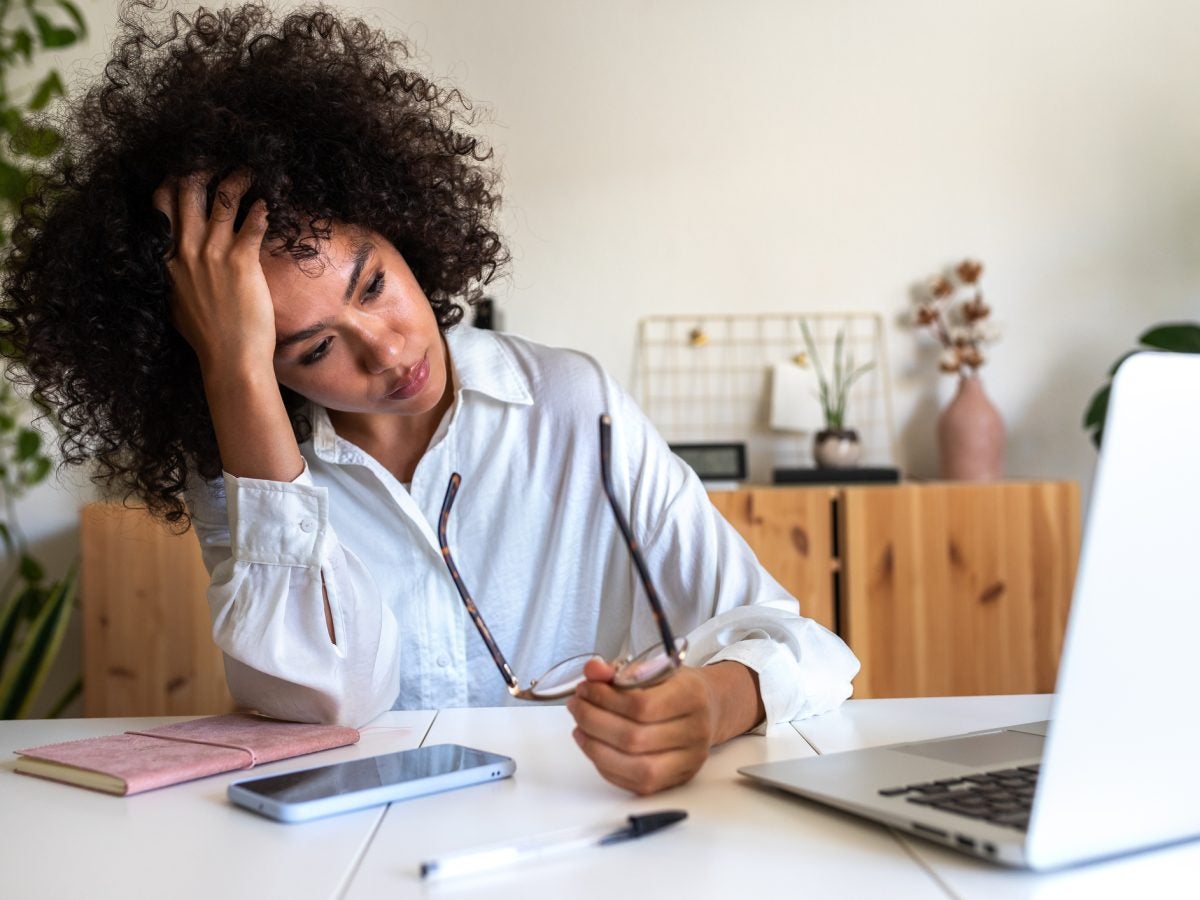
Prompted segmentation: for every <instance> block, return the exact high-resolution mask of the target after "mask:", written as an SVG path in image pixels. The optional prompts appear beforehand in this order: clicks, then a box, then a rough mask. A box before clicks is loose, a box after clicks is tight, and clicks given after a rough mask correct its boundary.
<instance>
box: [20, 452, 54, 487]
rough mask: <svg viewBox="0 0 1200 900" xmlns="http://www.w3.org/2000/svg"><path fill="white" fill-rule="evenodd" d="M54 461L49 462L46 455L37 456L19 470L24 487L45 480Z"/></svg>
mask: <svg viewBox="0 0 1200 900" xmlns="http://www.w3.org/2000/svg"><path fill="white" fill-rule="evenodd" d="M53 465H54V463H52V462H50V460H49V458H48V457H45V456H39V457H37V458H36V459H34V460H33V464H32V465H31V466H29V467H28V468H26V469H24V470H22V472H21V484H23V485H24V486H25V487H33V486H34V485H35V484H41V483H42V482H43V481H45V480H46V476H47V475H49V474H50V469H51V467H52V466H53Z"/></svg>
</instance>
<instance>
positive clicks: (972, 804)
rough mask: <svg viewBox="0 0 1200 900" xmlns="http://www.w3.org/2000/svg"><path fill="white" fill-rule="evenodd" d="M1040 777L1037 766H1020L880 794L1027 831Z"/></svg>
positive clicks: (908, 786)
mask: <svg viewBox="0 0 1200 900" xmlns="http://www.w3.org/2000/svg"><path fill="white" fill-rule="evenodd" d="M1037 776H1038V767H1037V766H1036V765H1034V766H1019V767H1017V768H1015V769H999V770H997V771H995V772H981V773H979V774H978V775H964V776H963V777H962V778H943V779H940V780H938V781H929V782H925V783H923V784H910V785H907V786H905V787H891V788H884V789H883V790H881V791H880V792H879V793H880V794H881V795H883V796H884V797H903V798H904V799H905V800H907V801H908V802H909V803H916V804H918V805H920V806H929V807H932V808H933V809H940V810H942V811H943V812H949V813H955V814H957V815H960V816H969V817H970V818H972V819H983V820H985V821H988V822H992V823H994V824H996V825H1006V826H1008V827H1010V828H1016V829H1018V830H1020V831H1025V830H1026V829H1027V828H1028V827H1029V811H1030V809H1032V808H1033V792H1034V790H1035V789H1036V788H1037Z"/></svg>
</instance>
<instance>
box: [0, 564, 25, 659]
mask: <svg viewBox="0 0 1200 900" xmlns="http://www.w3.org/2000/svg"><path fill="white" fill-rule="evenodd" d="M24 591H25V586H24V585H23V584H20V583H18V584H17V585H16V586H15V587H14V588H13V590H12V592H11V593H10V594H9V596H8V597H7V599H5V601H4V605H3V606H0V678H3V675H4V671H5V669H6V661H7V659H8V651H9V648H10V647H12V646H13V644H14V642H15V640H16V637H17V626H19V625H20V624H21V616H20V615H19V613H20V609H21V605H22V604H21V599H22V597H23V596H24Z"/></svg>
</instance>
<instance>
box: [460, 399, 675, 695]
mask: <svg viewBox="0 0 1200 900" xmlns="http://www.w3.org/2000/svg"><path fill="white" fill-rule="evenodd" d="M600 477H601V481H602V482H603V485H604V494H605V496H606V497H608V504H609V506H610V507H612V511H613V515H614V516H615V517H616V520H617V527H618V528H619V529H620V531H621V535H622V536H623V537H624V539H625V543H626V544H627V545H628V547H629V553H630V555H631V556H632V557H633V565H634V568H635V569H637V573H638V578H639V579H640V580H641V583H642V588H643V589H644V590H645V592H646V599H647V600H648V601H649V603H650V610H651V612H652V613H653V615H654V622H655V624H656V625H657V626H658V633H659V637H660V638H661V645H660V644H655V645H654V646H652V647H650V648H649V649H648V650H645V651H643V652H641V653H639V654H637V655H636V656H628V657H626V658H624V659H619V660H612V661H609V662H610V664H611V665H612V666H613V667H614V668H615V669H616V674H615V675H614V676H613V681H612V684H613V685H614V686H615V687H617V688H621V689H629V688H637V687H648V686H649V685H652V684H656V683H657V682H659V681H662V680H663V679H665V678H667V677H669V676H670V675H671V674H672V673H674V672H675V671H676V670H677V669H678V668H679V667H680V666H682V665H683V660H684V656H685V655H686V654H687V640H686V639H684V638H680V639H678V640H676V639H675V637H674V636H673V635H672V634H671V626H670V625H669V624H668V623H667V617H666V614H665V613H664V612H663V608H662V603H661V601H660V600H659V598H658V591H657V590H655V587H654V582H653V581H652V580H651V578H650V570H649V569H648V568H647V567H646V560H645V558H644V557H643V556H642V551H641V548H640V547H639V546H638V542H637V540H636V539H635V538H634V536H633V531H632V529H631V528H630V527H629V522H628V520H627V519H626V518H625V514H624V513H623V512H621V507H620V504H619V503H618V502H617V496H616V492H615V491H614V490H613V481H612V420H611V419H610V418H609V416H608V415H607V414H604V415H601V416H600ZM461 484H462V476H461V475H459V474H458V473H457V472H455V473H454V474H453V475H451V476H450V484H449V485H448V486H447V487H446V498H445V500H443V501H442V512H441V515H440V516H439V517H438V542H439V543H440V545H441V549H442V559H443V560H444V561H445V563H446V568H447V569H449V570H450V577H451V578H452V579H454V586H455V587H456V588H458V595H459V596H460V597H461V598H462V602H463V606H465V607H466V610H467V615H469V616H470V617H471V621H472V622H474V623H475V628H476V629H477V630H478V631H479V636H480V637H481V638H482V639H483V642H484V644H486V645H487V648H488V652H490V653H491V654H492V659H493V660H494V661H495V663H496V668H497V669H499V670H500V675H501V676H502V677H503V678H504V683H505V684H507V685H508V692H509V693H510V694H511V695H512V696H513V697H516V698H517V699H519V700H561V699H562V698H564V697H569V696H570V695H571V694H573V693H575V688H576V686H578V685H579V684H580V682H582V681H583V680H584V675H583V667H584V665H585V664H586V663H587V662H588V661H589V660H593V659H598V660H601V661H605V660H604V657H603V656H601V655H600V654H599V653H596V652H592V653H583V654H580V655H578V656H572V657H570V658H569V659H565V660H563V661H562V662H559V663H556V664H555V665H553V666H551V667H550V668H549V669H548V670H547V671H546V672H545V674H543V675H541V676H540V677H538V678H535V679H533V680H532V681H531V682H529V686H528V687H521V683H520V681H518V680H517V676H516V675H514V674H513V671H512V668H511V667H510V666H509V665H508V660H506V659H505V658H504V654H503V653H502V652H501V651H500V647H499V646H498V645H497V644H496V641H495V639H494V638H493V637H492V633H491V631H489V630H488V627H487V623H485V622H484V621H483V616H481V615H480V613H479V608H478V607H477V606H476V605H475V601H474V600H473V599H472V598H471V592H470V591H468V590H467V586H466V584H464V583H463V580H462V576H461V575H459V573H458V567H457V566H456V565H455V564H454V558H453V557H452V556H451V554H450V545H449V541H448V539H447V537H446V525H447V523H448V522H449V521H450V509H451V507H452V506H453V505H454V498H455V495H457V494H458V488H459V485H461Z"/></svg>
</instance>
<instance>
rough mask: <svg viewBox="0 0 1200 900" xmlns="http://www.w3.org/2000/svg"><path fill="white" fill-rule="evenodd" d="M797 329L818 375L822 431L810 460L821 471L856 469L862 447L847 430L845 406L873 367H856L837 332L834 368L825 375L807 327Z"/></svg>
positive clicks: (853, 433) (839, 333) (817, 435)
mask: <svg viewBox="0 0 1200 900" xmlns="http://www.w3.org/2000/svg"><path fill="white" fill-rule="evenodd" d="M800 328H801V330H802V331H803V332H804V344H805V346H806V347H807V348H808V355H809V357H810V358H811V359H812V363H813V369H814V371H815V372H816V375H817V386H818V399H819V400H820V401H821V413H822V415H823V417H824V420H825V427H824V428H823V429H821V430H820V431H818V432H817V434H816V436H815V437H814V438H813V460H814V461H815V462H816V464H817V466H818V467H819V468H823V469H847V468H851V467H853V466H856V465H858V460H859V457H860V456H862V444H861V443H860V442H859V439H858V432H857V431H855V430H854V429H853V428H848V427H847V426H846V403H847V400H848V399H849V396H850V388H851V386H852V385H853V384H854V382H856V381H858V379H860V378H861V377H862V376H863V375H865V374H866V373H867V372H869V371H870V370H871V368H872V367H873V366H874V363H872V362H868V363H864V364H863V365H861V366H857V367H856V366H855V365H854V358H853V356H851V355H850V354H848V353H845V352H844V351H845V342H846V333H845V331H844V330H840V329H839V330H838V333H837V337H836V338H835V339H834V342H833V368H832V370H831V371H830V372H829V374H828V375H826V373H825V367H824V366H823V365H822V364H821V357H820V354H819V353H818V352H817V342H816V341H815V340H813V336H812V331H811V330H810V329H809V327H808V323H807V322H805V321H803V320H801V322H800Z"/></svg>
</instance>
